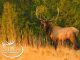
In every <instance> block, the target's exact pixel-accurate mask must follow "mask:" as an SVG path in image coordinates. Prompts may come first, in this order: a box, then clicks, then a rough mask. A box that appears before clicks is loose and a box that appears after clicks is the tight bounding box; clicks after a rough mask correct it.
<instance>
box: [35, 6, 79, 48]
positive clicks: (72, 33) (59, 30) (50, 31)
mask: <svg viewBox="0 0 80 60" xmlns="http://www.w3.org/2000/svg"><path fill="white" fill-rule="evenodd" d="M38 10H40V9H39V6H38V7H37V8H36V17H37V19H39V20H40V25H41V26H42V27H43V29H44V31H45V33H46V34H47V35H48V36H49V37H50V39H51V40H52V41H54V43H55V44H56V45H58V46H59V45H63V42H64V41H67V40H68V41H69V42H71V43H72V47H73V48H76V47H77V38H78V33H79V30H78V29H76V28H75V27H60V26H53V25H52V24H51V23H50V21H45V20H44V19H42V15H41V14H40V15H39V13H40V12H39V13H38ZM43 12H44V11H43ZM58 16H59V8H58V7H57V16H56V18H55V20H57V19H58Z"/></svg>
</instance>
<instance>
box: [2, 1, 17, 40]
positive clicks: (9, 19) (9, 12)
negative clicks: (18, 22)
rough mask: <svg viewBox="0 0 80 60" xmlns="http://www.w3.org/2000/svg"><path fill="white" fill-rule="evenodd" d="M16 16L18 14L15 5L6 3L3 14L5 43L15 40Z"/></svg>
mask: <svg viewBox="0 0 80 60" xmlns="http://www.w3.org/2000/svg"><path fill="white" fill-rule="evenodd" d="M16 16H17V13H16V12H15V9H14V5H13V4H10V3H9V2H4V4H3V13H2V37H3V40H4V41H5V40H7V41H8V40H14V39H15V36H14V34H15V32H14V25H13V21H14V19H15V18H16Z"/></svg>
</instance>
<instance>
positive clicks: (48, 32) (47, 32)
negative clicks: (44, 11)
mask: <svg viewBox="0 0 80 60" xmlns="http://www.w3.org/2000/svg"><path fill="white" fill-rule="evenodd" d="M45 24H46V26H45V32H46V34H47V35H50V34H51V32H52V25H51V23H50V22H49V21H45Z"/></svg>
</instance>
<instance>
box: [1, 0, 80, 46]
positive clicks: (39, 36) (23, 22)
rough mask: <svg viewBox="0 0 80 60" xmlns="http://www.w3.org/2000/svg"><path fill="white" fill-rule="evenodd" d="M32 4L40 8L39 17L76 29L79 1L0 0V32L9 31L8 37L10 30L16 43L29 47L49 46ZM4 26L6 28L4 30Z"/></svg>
mask: <svg viewBox="0 0 80 60" xmlns="http://www.w3.org/2000/svg"><path fill="white" fill-rule="evenodd" d="M36 7H39V8H40V9H41V11H40V14H42V15H43V18H44V19H47V20H52V23H53V24H54V25H59V26H62V27H66V26H74V27H76V28H77V29H78V30H80V0H0V30H1V33H0V35H1V36H2V34H4V35H5V33H6V31H8V32H7V33H9V32H10V31H11V33H9V34H8V35H9V36H10V37H11V38H12V36H11V34H13V33H14V34H13V35H16V36H17V37H16V41H17V42H25V43H26V44H27V45H28V44H29V45H32V46H34V45H37V46H41V45H44V46H45V45H51V40H50V39H49V38H48V37H47V36H46V34H45V32H44V31H43V29H42V28H41V26H40V21H39V20H38V19H37V18H36ZM58 9H59V14H58ZM43 10H44V11H43ZM56 17H57V18H56ZM6 21H7V23H6ZM9 21H11V22H9ZM6 25H7V29H10V31H9V30H6ZM1 27H3V28H1ZM12 31H13V33H12ZM15 33H16V34H15ZM79 36H80V34H79ZM1 38H2V37H0V41H2V39H1ZM78 41H79V42H80V37H79V40H78Z"/></svg>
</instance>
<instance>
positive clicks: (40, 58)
mask: <svg viewBox="0 0 80 60" xmlns="http://www.w3.org/2000/svg"><path fill="white" fill-rule="evenodd" d="M23 47H24V52H23V54H22V55H21V56H20V57H17V58H7V57H4V56H3V55H2V54H1V53H0V60H80V50H77V51H76V50H73V49H69V48H64V47H58V48H57V50H55V49H54V48H53V47H48V46H47V47H39V48H37V47H32V46H23Z"/></svg>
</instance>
